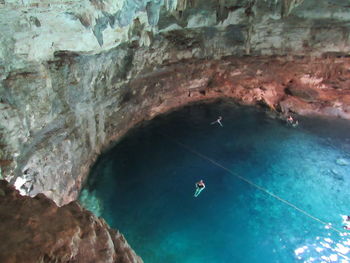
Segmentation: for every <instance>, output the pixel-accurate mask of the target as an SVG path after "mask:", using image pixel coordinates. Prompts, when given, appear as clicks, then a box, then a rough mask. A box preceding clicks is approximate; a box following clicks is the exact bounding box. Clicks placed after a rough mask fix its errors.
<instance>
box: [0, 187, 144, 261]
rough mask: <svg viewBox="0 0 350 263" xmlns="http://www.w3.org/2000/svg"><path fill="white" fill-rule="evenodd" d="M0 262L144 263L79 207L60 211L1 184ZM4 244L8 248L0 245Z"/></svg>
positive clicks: (39, 198)
mask: <svg viewBox="0 0 350 263" xmlns="http://www.w3.org/2000/svg"><path fill="white" fill-rule="evenodd" d="M0 195H1V198H0V222H1V224H0V236H1V240H2V242H0V262H2V263H11V262H26V263H31V262H33V263H37V262H62V263H63V262H84V263H85V262H86V263H88V262H111V263H112V262H116V263H142V262H143V261H142V260H141V258H140V257H139V256H137V255H136V254H135V252H134V251H133V250H132V249H131V248H130V246H129V245H128V243H127V242H126V240H125V239H124V237H123V235H122V234H120V233H119V232H118V231H115V230H113V229H111V228H109V226H108V225H107V224H106V222H105V221H104V220H103V219H100V218H97V217H96V216H94V215H93V214H92V213H91V212H89V211H87V210H85V209H83V208H81V207H80V205H79V204H78V203H77V202H71V203H69V204H68V205H65V206H62V207H58V206H57V205H56V204H55V203H54V202H53V201H52V200H50V199H48V198H47V197H46V196H45V195H43V194H38V195H37V196H36V197H34V198H31V197H28V196H21V195H20V194H19V192H18V191H17V190H15V189H14V188H13V187H12V186H10V185H9V184H8V183H7V182H6V181H4V180H2V181H0ZM4 240H6V242H3V241H4Z"/></svg>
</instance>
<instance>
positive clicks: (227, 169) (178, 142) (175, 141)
mask: <svg viewBox="0 0 350 263" xmlns="http://www.w3.org/2000/svg"><path fill="white" fill-rule="evenodd" d="M160 134H161V135H162V136H164V137H166V138H168V139H170V140H171V141H173V142H174V143H176V144H178V145H180V146H181V147H183V148H185V149H186V150H188V151H189V152H191V153H193V154H195V155H197V156H199V157H200V158H202V159H204V160H206V161H208V162H210V163H212V164H213V165H215V166H217V167H220V168H221V169H223V170H225V171H226V172H228V173H230V174H231V175H233V176H235V177H237V178H239V179H240V180H242V181H244V182H246V183H248V184H250V185H251V186H253V187H255V188H257V189H259V190H260V191H262V192H264V193H266V194H268V195H270V196H272V197H273V198H275V199H277V200H278V201H280V202H282V203H284V204H286V205H288V206H289V207H291V208H293V209H295V210H297V211H299V212H300V213H302V214H304V215H305V216H307V217H309V218H311V219H313V220H315V221H317V222H319V223H321V224H323V225H325V226H327V228H328V229H332V230H333V231H335V232H337V233H339V234H343V232H342V231H340V230H339V229H337V228H335V227H333V226H331V225H330V224H329V223H327V222H325V221H323V220H321V219H320V218H318V217H316V216H313V215H311V214H310V213H308V212H306V211H305V210H303V209H301V208H299V207H298V206H296V205H294V204H292V203H291V202H289V201H287V200H285V199H283V198H282V197H280V196H278V195H276V194H274V193H272V192H270V191H269V190H268V189H265V188H264V187H261V186H260V185H257V184H255V183H253V182H252V181H250V180H248V179H247V178H245V177H243V176H241V175H239V174H238V173H235V172H233V171H231V170H230V169H229V168H227V167H225V166H223V165H222V164H220V163H218V162H217V161H215V160H213V159H212V158H210V157H208V156H206V155H204V154H202V153H200V152H198V151H196V150H195V149H193V148H191V147H190V146H188V145H186V144H184V143H182V142H180V141H178V140H175V139H174V138H172V137H171V136H169V135H167V134H164V133H160Z"/></svg>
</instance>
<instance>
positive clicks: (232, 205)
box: [80, 101, 350, 263]
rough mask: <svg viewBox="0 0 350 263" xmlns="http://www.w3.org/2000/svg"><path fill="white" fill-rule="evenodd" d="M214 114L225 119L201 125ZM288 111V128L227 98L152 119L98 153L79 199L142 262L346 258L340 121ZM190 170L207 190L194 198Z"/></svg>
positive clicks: (348, 180)
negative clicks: (293, 117)
mask: <svg viewBox="0 0 350 263" xmlns="http://www.w3.org/2000/svg"><path fill="white" fill-rule="evenodd" d="M218 116H222V117H223V119H222V124H223V127H221V126H220V125H218V123H214V124H211V123H212V122H213V121H215V120H216V119H217V118H218ZM297 118H298V120H299V126H298V127H296V128H293V127H291V126H289V125H287V123H286V122H285V121H284V120H281V119H279V118H277V117H276V116H275V115H273V114H271V112H269V111H266V110H264V109H261V108H256V107H247V106H238V105H236V104H234V103H233V102H230V101H216V102H214V103H201V104H194V105H190V106H186V107H183V108H182V109H179V110H177V111H174V112H171V113H168V114H165V115H161V116H158V117H156V118H155V119H153V120H151V121H148V122H147V123H144V124H142V125H141V126H139V127H136V128H134V129H132V130H131V131H130V132H129V133H128V134H126V135H125V136H124V137H123V138H122V139H121V140H120V141H118V142H117V143H116V145H115V147H113V148H112V149H111V150H109V151H108V152H106V153H105V154H103V155H102V156H101V157H100V158H99V159H98V161H97V162H96V164H95V166H94V167H93V169H92V170H91V173H90V175H89V177H88V180H87V182H86V185H85V187H84V188H83V190H82V192H81V195H80V201H81V203H82V204H83V205H84V206H85V207H86V208H88V209H90V210H91V211H93V212H94V213H95V214H97V215H99V216H102V217H103V218H104V219H105V220H106V221H107V222H108V224H110V225H111V226H112V227H113V228H117V229H119V230H120V231H121V232H122V233H123V234H124V235H125V237H126V239H127V240H128V242H129V243H130V245H131V246H132V247H133V248H134V249H135V251H136V253H138V254H139V255H140V256H141V257H142V259H143V260H144V262H149V263H158V262H167V263H172V262H188V263H190V262H191V263H193V262H201V263H206V262H210V263H215V262H217V263H222V262H252V263H254V262H296V261H300V262H319V261H322V260H326V261H327V262H328V261H329V262H330V261H337V262H339V261H340V260H346V262H348V261H347V260H349V257H348V255H347V253H349V251H350V237H349V236H348V235H347V234H346V231H345V230H344V229H342V218H341V215H345V214H347V213H349V210H348V200H350V193H349V191H348V190H349V189H350V138H349V137H348V132H347V131H348V130H349V128H350V124H349V123H348V122H346V121H344V120H339V119H325V118H322V119H320V118H317V117H312V118H311V117H301V116H298V117H297ZM184 146H185V147H184ZM194 151H195V152H197V153H200V155H204V156H207V157H209V158H210V159H212V160H214V161H215V162H217V163H218V164H220V165H221V166H223V167H225V168H227V169H228V170H230V171H232V172H233V173H236V174H239V175H240V176H242V177H244V178H246V179H247V180H249V181H251V182H253V183H254V184H256V185H258V186H260V187H262V188H264V189H267V190H268V191H269V192H271V193H273V194H275V195H277V196H279V197H281V198H283V200H287V201H289V202H290V203H292V204H293V205H295V206H296V207H298V208H300V209H301V210H302V211H306V212H307V213H309V214H310V215H312V216H314V217H315V218H317V219H321V220H322V222H327V223H331V224H332V227H333V228H334V229H337V230H339V232H341V234H340V233H339V232H337V231H334V229H332V228H327V226H325V225H324V224H322V223H320V222H318V221H317V220H315V219H313V218H310V217H308V216H306V215H305V214H303V213H300V211H298V210H297V209H294V208H293V207H291V206H288V205H286V204H285V203H283V202H281V201H280V200H278V199H276V198H273V197H272V196H271V195H268V194H266V193H265V192H263V191H261V190H260V189H258V188H256V187H254V186H252V185H250V184H247V182H245V181H243V180H240V179H239V178H237V177H235V176H233V175H232V174H230V173H229V172H228V171H227V170H225V169H222V168H221V167H220V165H219V166H218V165H214V164H213V163H212V162H209V161H208V160H206V159H205V158H201V156H200V155H198V154H194ZM200 179H203V180H204V181H205V183H206V188H205V190H204V191H203V192H202V193H201V194H200V195H199V196H198V197H197V198H195V197H194V196H193V194H194V191H195V182H197V181H199V180H200Z"/></svg>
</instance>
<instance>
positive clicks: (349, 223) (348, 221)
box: [341, 215, 350, 230]
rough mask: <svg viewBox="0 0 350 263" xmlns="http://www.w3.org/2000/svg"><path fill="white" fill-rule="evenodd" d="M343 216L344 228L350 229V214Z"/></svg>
mask: <svg viewBox="0 0 350 263" xmlns="http://www.w3.org/2000/svg"><path fill="white" fill-rule="evenodd" d="M341 217H342V218H343V224H344V225H343V228H344V229H346V230H350V216H344V215H342V216H341Z"/></svg>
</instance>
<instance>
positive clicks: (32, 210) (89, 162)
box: [0, 0, 350, 262]
mask: <svg viewBox="0 0 350 263" xmlns="http://www.w3.org/2000/svg"><path fill="white" fill-rule="evenodd" d="M349 8H350V5H349V3H347V2H346V1H342V0H318V1H316V0H203V1H199V0H139V1H137V0H120V1H116V0H84V1H83V0H78V1H64V0H57V1H46V0H45V1H38V0H21V1H19V0H0V28H1V35H0V168H1V169H0V179H1V180H2V181H1V184H0V186H1V188H0V197H1V198H0V219H1V222H2V224H1V226H0V236H2V237H3V240H6V241H5V242H1V245H0V261H1V262H142V259H141V257H139V256H138V255H137V253H138V251H137V250H136V253H135V252H134V250H133V249H132V248H131V247H130V246H129V245H128V242H127V238H126V239H125V237H124V236H123V235H122V233H120V232H119V231H118V230H116V229H118V225H113V228H115V229H113V228H111V227H110V226H109V225H108V224H107V223H106V222H105V220H104V219H102V218H98V215H94V214H93V213H92V212H91V211H88V210H86V209H85V208H83V207H82V205H81V203H79V201H78V197H79V195H80V196H81V195H82V194H81V193H83V189H85V188H83V186H84V185H89V180H91V178H92V177H93V176H91V175H92V174H93V171H94V169H95V168H94V167H96V166H98V163H99V160H100V159H101V158H102V157H101V156H105V155H106V154H108V153H109V152H110V151H111V149H112V148H113V147H114V146H116V147H118V145H119V144H122V143H123V142H124V141H125V140H127V139H126V138H129V137H130V136H132V134H133V133H134V132H135V129H139V127H142V129H143V128H145V129H148V128H149V126H152V123H153V121H154V122H155V123H157V122H158V121H159V120H160V119H162V118H168V117H169V116H171V114H175V113H176V112H181V110H186V109H187V110H188V109H189V108H188V107H190V108H191V107H195V108H196V107H197V108H198V109H200V108H201V107H204V106H203V105H207V106H208V105H215V103H219V102H220V101H221V102H222V101H224V102H226V101H230V102H232V103H233V104H235V105H236V106H235V107H238V108H239V110H238V111H241V110H243V111H244V109H247V107H248V108H249V109H252V111H254V110H258V111H259V112H260V113H254V114H258V115H259V114H266V115H267V116H268V117H267V116H265V115H260V116H261V122H263V121H266V122H270V121H272V120H273V121H272V122H273V123H274V124H275V125H279V126H278V127H282V128H283V129H286V126H285V124H286V123H285V120H286V118H288V116H293V118H295V119H297V120H298V121H299V122H300V126H299V127H296V128H294V127H288V128H289V129H287V130H291V131H293V132H296V133H298V132H302V131H305V132H306V131H308V132H309V133H310V134H314V135H315V136H320V138H323V137H322V136H325V137H332V136H333V135H334V133H336V134H338V135H339V136H340V137H339V138H338V139H333V138H330V139H329V141H328V142H327V143H330V144H332V143H333V140H336V141H337V147H336V148H339V149H340V150H341V151H344V154H339V156H336V157H334V156H333V157H334V158H333V163H332V165H338V166H340V168H341V169H343V170H344V171H343V172H339V171H337V170H336V169H335V168H334V169H335V170H334V169H333V168H329V167H323V168H324V169H325V170H324V171H325V172H324V173H326V174H327V175H325V176H331V177H332V178H333V179H334V180H336V181H337V182H338V183H340V184H341V185H342V186H343V187H344V186H346V182H347V179H346V178H343V176H345V175H344V174H343V173H345V171H346V169H348V168H347V167H348V161H347V158H348V157H347V154H346V153H347V151H346V149H345V148H346V146H347V143H348V138H347V136H346V132H344V127H347V126H346V125H348V124H347V122H348V120H349V119H350V92H349V85H350V57H349V54H350V53H349V52H350V37H349V20H350V16H349ZM204 101H205V102H206V103H205V104H201V102H204ZM211 103H214V104H211ZM208 107H209V108H210V107H212V106H208ZM220 107H221V106H220ZM193 111H195V110H193ZM262 112H263V113H262ZM217 113H218V114H220V113H219V112H217ZM241 113H242V112H241ZM242 114H243V113H242ZM254 114H253V115H252V116H256V115H254ZM220 116H221V115H220ZM229 116H230V114H228V115H227V116H222V117H223V120H222V121H223V123H224V125H225V126H224V128H226V125H228V124H229V123H231V122H232V123H234V121H231V122H226V121H227V119H229V118H230V117H229ZM210 117H216V118H217V117H218V116H210ZM169 118H170V117H169ZM247 119H249V116H247ZM208 121H209V123H210V122H211V121H215V120H212V119H211V120H208ZM329 123H331V124H329ZM217 124H218V123H216V124H215V125H216V126H217ZM232 125H234V124H232ZM210 126H211V125H210ZM332 127H333V129H334V130H333V131H332ZM211 128H213V127H211ZM215 128H219V127H215ZM282 128H281V129H282ZM140 129H141V128H140ZM256 129H257V128H256ZM323 130H324V131H325V132H324V134H322V131H323ZM345 130H346V129H345ZM215 131H220V129H216V130H215ZM326 131H327V132H330V134H333V135H327V132H326ZM337 132H338V133H337ZM320 133H321V134H320ZM344 134H345V135H344ZM255 137H259V136H255V135H254V138H255ZM180 141H181V140H180ZM338 141H339V143H338ZM275 143H278V142H275ZM327 143H326V142H325V144H327ZM186 145H187V144H186ZM189 145H191V144H189ZM344 147H345V148H344ZM135 148H137V147H136V146H135ZM113 149H114V148H113ZM227 150H228V151H230V150H229V149H227ZM223 151H224V149H223ZM241 151H242V152H241V154H242V156H244V155H249V153H248V152H247V151H246V149H243V148H241ZM201 153H202V152H201ZM208 156H209V155H208ZM209 157H211V156H209ZM329 157H331V156H329ZM334 159H335V161H334ZM216 161H217V162H219V163H220V162H221V160H216ZM310 166H311V164H308V165H307V169H312V167H310ZM225 167H226V166H225ZM208 169H210V168H208ZM327 169H328V170H327ZM332 169H333V170H334V171H333V170H332ZM322 171H323V170H322ZM89 174H90V176H89ZM316 178H317V177H316ZM316 178H314V180H316ZM196 179H197V178H196ZM193 183H194V182H192V187H193ZM296 185H297V184H296ZM319 187H320V189H319V192H320V195H321V192H323V190H324V189H322V188H323V187H322V186H321V185H320V186H319ZM209 189H210V187H207V189H205V190H204V192H203V193H202V194H201V195H200V196H199V198H202V197H203V198H205V197H206V194H208V192H209ZM192 190H193V189H192ZM341 202H346V201H345V200H341ZM311 210H312V209H311ZM303 211H304V209H303ZM305 211H310V209H306V208H305ZM299 212H300V211H299ZM343 213H344V214H345V215H346V214H347V213H349V212H347V211H343ZM310 215H311V214H310ZM301 216H302V215H300V217H301ZM332 216H337V217H338V222H336V220H333V219H331V218H329V219H328V218H327V217H326V218H323V219H322V220H321V224H324V225H325V227H328V229H330V230H332V229H339V227H340V229H341V227H342V221H341V217H340V216H339V214H338V215H332ZM317 218H318V216H317ZM305 220H306V219H305ZM327 220H329V221H331V223H332V225H328V223H330V222H328V221H327ZM107 221H108V220H107ZM50 222H52V223H51V224H50ZM319 223H320V222H319ZM345 223H346V222H345ZM337 224H338V225H339V226H337ZM346 226H347V225H346V224H345V226H344V227H346ZM126 231H127V230H126ZM335 232H336V231H335ZM338 234H340V233H338ZM341 234H343V232H341ZM345 234H347V232H345ZM327 240H328V239H327ZM325 242H328V241H325ZM145 249H146V246H145ZM287 249H292V248H290V247H288V248H287ZM338 249H341V250H342V252H341V253H343V255H344V257H343V258H341V259H340V258H339V257H337V258H336V259H335V256H331V255H323V256H325V257H328V258H327V259H324V258H323V260H326V261H327V260H328V261H337V260H338V261H340V260H343V262H348V261H350V260H349V258H348V256H349V255H347V253H348V252H349V248H348V247H346V246H344V247H341V248H339V247H338ZM302 250H303V251H305V250H306V249H305V248H303V247H301V248H300V250H297V252H295V253H294V252H293V253H294V254H296V253H297V254H298V255H299V256H301V254H302V253H301V251H302ZM293 253H292V254H293ZM294 254H293V255H294ZM294 257H295V255H294ZM334 259H335V260H334ZM182 260H183V262H186V261H185V260H184V259H182ZM188 260H190V259H188ZM222 260H224V259H222ZM222 260H221V262H222ZM315 260H316V261H317V260H322V258H321V257H320V258H317V257H316V258H315ZM224 261H225V260H224ZM146 262H147V261H146ZM169 262H170V261H169ZM203 262H204V261H203ZM212 262H213V261H212ZM226 262H230V260H229V259H226ZM245 262H254V261H249V260H248V259H246V261H245ZM276 262H277V261H276Z"/></svg>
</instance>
